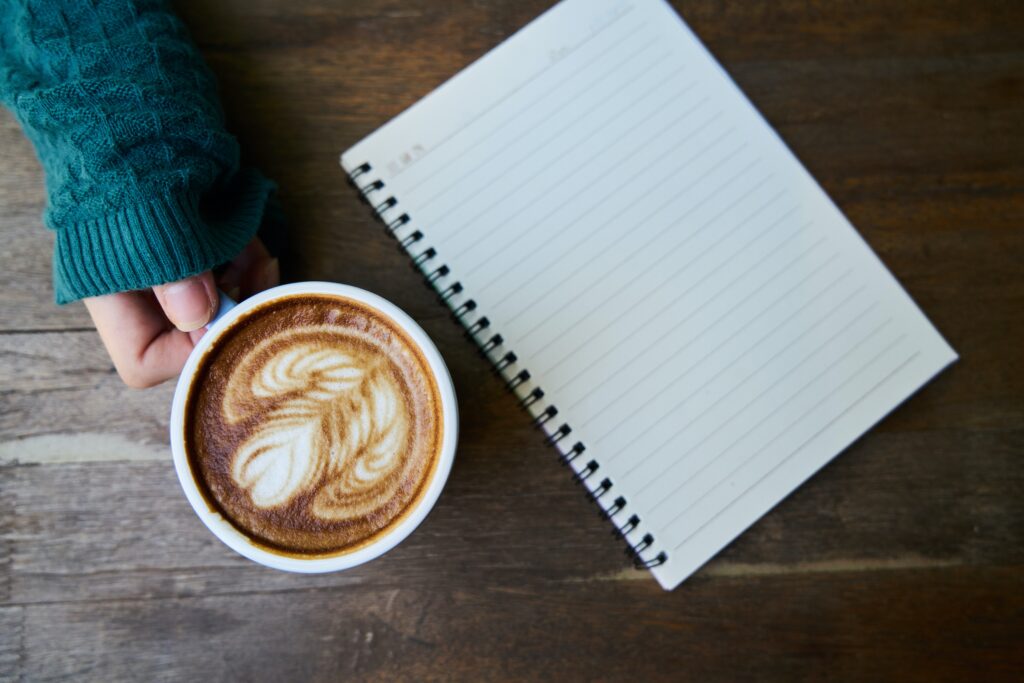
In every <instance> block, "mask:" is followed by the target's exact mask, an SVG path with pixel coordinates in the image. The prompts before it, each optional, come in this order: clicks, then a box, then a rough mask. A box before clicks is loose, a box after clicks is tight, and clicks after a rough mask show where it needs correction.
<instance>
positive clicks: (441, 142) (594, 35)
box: [392, 5, 646, 178]
mask: <svg viewBox="0 0 1024 683" xmlns="http://www.w3.org/2000/svg"><path fill="white" fill-rule="evenodd" d="M632 11H633V6H632V5H630V6H629V7H627V8H626V9H625V11H624V12H622V13H621V14H618V15H616V16H615V17H614V18H613V19H612V20H611V21H609V22H607V23H605V24H604V25H602V26H600V27H598V28H597V30H595V31H593V32H592V33H591V34H590V35H588V36H586V37H585V38H584V39H583V40H581V41H580V42H579V43H577V44H576V45H574V46H573V47H571V48H569V51H568V52H567V53H566V54H565V55H564V56H563V57H562V58H561V59H559V60H557V61H550V62H548V63H547V64H545V65H544V67H542V68H541V69H540V70H539V71H537V72H536V73H535V74H533V75H531V76H530V77H528V78H527V79H526V80H525V81H523V82H522V83H520V84H519V85H518V86H516V87H515V88H513V89H511V90H509V91H508V92H507V93H505V95H503V96H502V97H500V98H499V99H497V100H496V101H495V102H494V103H492V104H491V105H490V106H488V107H487V108H485V109H483V110H481V111H480V112H479V113H478V114H477V115H476V116H474V117H473V118H472V119H470V120H469V121H467V122H466V123H464V124H463V125H462V126H461V127H460V128H458V129H456V130H454V131H452V132H451V133H449V134H448V135H446V136H445V137H443V138H441V139H440V140H439V141H438V142H436V143H434V145H433V146H432V147H431V148H430V149H429V150H428V151H427V153H426V154H425V155H423V156H422V157H420V159H419V160H420V161H422V160H423V159H424V158H426V157H427V156H429V155H430V153H431V152H436V151H437V150H438V149H440V148H441V147H442V146H444V144H445V143H447V142H448V141H449V140H451V139H452V138H454V137H455V136H457V135H459V134H460V133H463V132H465V131H466V130H468V129H469V128H471V127H472V126H473V124H475V123H476V122H477V121H479V120H480V119H481V118H483V117H484V116H486V115H487V114H488V113H490V112H491V111H493V110H494V109H496V108H498V107H500V106H501V105H502V104H504V103H505V102H506V101H507V100H508V99H510V98H511V97H512V96H513V95H515V94H516V93H518V92H519V91H521V90H522V89H523V88H525V87H526V86H528V85H529V84H530V83H532V82H534V81H536V80H537V79H538V78H540V77H541V76H542V75H543V74H544V73H546V72H547V71H549V70H550V69H552V68H554V67H556V66H558V65H559V64H562V63H564V62H565V60H566V59H568V58H570V57H571V56H573V55H578V53H579V50H580V48H582V47H584V46H585V45H587V44H589V43H590V41H592V40H594V39H595V38H597V37H598V36H600V35H601V34H603V33H604V32H605V31H606V30H607V29H609V28H611V27H612V26H615V25H616V24H618V23H619V21H621V20H622V19H624V18H625V17H626V16H628V15H629V13H630V12H632ZM645 26H646V24H645V23H643V22H642V21H641V23H640V24H639V25H637V26H636V29H635V30H636V31H639V30H641V29H643V28H644V27H645ZM627 37H628V36H627ZM588 66H590V62H584V64H583V67H581V69H582V68H586V67H588ZM572 75H574V74H571V75H570V77H571V76H572ZM556 87H557V86H556ZM545 94H547V93H545ZM542 97H543V96H542ZM414 166H415V164H414V165H411V166H406V167H404V168H402V169H399V171H398V172H397V173H395V174H394V176H392V177H393V178H395V177H398V176H399V175H400V174H402V173H404V172H405V171H407V170H408V169H410V168H413V167H414Z"/></svg>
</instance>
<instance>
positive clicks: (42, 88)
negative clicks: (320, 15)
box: [0, 0, 274, 303]
mask: <svg viewBox="0 0 1024 683" xmlns="http://www.w3.org/2000/svg"><path fill="white" fill-rule="evenodd" d="M0 98H2V100H3V102H4V104H6V105H7V107H9V108H10V109H11V110H12V111H13V112H14V114H15V116H17V118H18V120H19V121H20V122H21V125H22V127H23V128H24V130H25V133H26V134H27V135H28V137H29V139H30V140H31V141H32V143H33V144H34V145H35V148H36V152H37V154H38V155H39V159H40V162H41V163H42V166H43V169H44V171H45V173H46V188H47V194H48V201H47V206H46V210H45V212H44V217H43V218H44V221H45V223H46V225H47V226H48V227H49V228H51V229H52V230H54V231H55V232H56V235H57V241H56V248H55V250H54V255H53V278H54V293H55V297H56V299H57V302H58V303H66V302H69V301H74V300H76V299H80V298H82V297H87V296H95V295H99V294H108V293H111V292H118V291H125V290H129V289H144V288H146V287H151V286H153V285H156V284H161V283H164V282H171V281H174V280H179V279H181V278H183V277H187V276H189V275H194V274H196V273H200V272H202V271H204V270H208V269H210V268H212V267H213V266H216V265H218V264H220V263H223V262H225V261H228V260H230V259H231V258H232V257H233V256H235V255H236V254H237V253H238V252H239V251H241V249H242V248H243V247H244V246H245V245H246V244H247V243H248V241H249V240H250V239H252V237H253V236H254V235H255V233H256V230H257V228H258V227H259V225H260V222H261V220H262V218H263V214H264V211H265V209H266V206H267V202H268V201H269V199H270V195H271V194H272V192H273V190H274V185H273V183H271V182H270V181H269V180H267V179H266V178H264V177H263V176H262V175H261V174H260V173H259V172H258V171H256V170H254V169H249V168H242V167H241V166H240V164H239V156H238V143H237V141H236V140H235V138H234V137H232V136H231V135H230V134H229V133H228V132H227V131H226V130H225V128H224V115H223V112H222V111H221V108H220V103H219V101H218V99H217V93H216V84H215V82H214V79H213V75H212V74H211V73H210V71H209V69H208V68H207V67H206V65H205V63H204V62H203V59H202V57H201V56H200V55H199V52H198V51H197V50H196V47H195V45H194V44H193V43H192V41H191V39H190V38H189V35H188V33H187V31H186V29H185V27H184V26H183V25H182V23H181V21H180V20H178V18H177V17H175V16H174V14H173V12H172V11H171V9H170V6H169V4H168V3H167V2H161V1H158V0H148V1H147V0H49V1H46V0H0Z"/></svg>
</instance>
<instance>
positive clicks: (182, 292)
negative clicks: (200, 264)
mask: <svg viewBox="0 0 1024 683" xmlns="http://www.w3.org/2000/svg"><path fill="white" fill-rule="evenodd" d="M153 294H155V295H156V299H157V301H158V302H160V307H161V308H162V309H163V311H164V315H166V316H167V319H168V320H170V321H171V322H172V323H174V326H175V327H177V328H178V329H179V330H181V331H182V332H191V331H193V330H198V329H199V328H201V327H203V326H204V325H206V324H207V323H208V322H210V320H212V319H213V315H214V314H215V313H216V312H217V305H218V301H219V299H218V297H217V287H216V285H214V284H213V274H212V273H210V272H209V271H207V272H205V273H201V274H199V275H196V276H194V277H190V278H185V279H184V280H179V281H177V282H171V283H168V284H166V285H157V286H156V287H154V288H153Z"/></svg>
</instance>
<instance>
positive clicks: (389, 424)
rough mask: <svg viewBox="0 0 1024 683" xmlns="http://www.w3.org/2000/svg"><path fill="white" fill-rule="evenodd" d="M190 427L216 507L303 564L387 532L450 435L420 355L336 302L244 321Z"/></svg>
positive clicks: (282, 308)
mask: <svg viewBox="0 0 1024 683" xmlns="http://www.w3.org/2000/svg"><path fill="white" fill-rule="evenodd" d="M184 429H185V443H186V450H187V452H188V457H189V460H190V463H191V465H192V471H193V473H194V476H195V477H196V481H197V484H199V487H200V490H202V491H203V494H204V496H205V497H206V498H207V502H208V503H209V504H210V505H211V506H213V507H214V508H216V509H217V510H218V511H219V512H220V513H221V514H222V515H224V516H225V517H226V518H227V519H228V520H229V521H230V522H231V523H232V524H233V525H234V526H235V527H236V528H238V529H239V530H240V531H242V533H244V534H245V535H246V536H248V537H249V538H250V539H251V540H253V541H254V542H256V543H257V544H259V545H262V546H264V547H266V548H267V549H269V550H272V551H275V552H279V553H282V554H295V555H304V556H305V555H334V554H342V553H345V552H351V551H352V550H355V549H357V548H359V547H362V546H364V545H366V544H367V543H369V542H371V541H373V540H375V539H376V538H378V537H379V536H381V535H383V534H386V533H387V532H388V530H390V529H391V528H392V527H394V526H395V525H396V524H397V523H398V522H399V521H401V519H403V518H404V517H405V515H406V514H407V513H408V511H409V510H411V509H412V508H413V507H414V506H415V503H416V502H417V501H418V500H419V498H420V497H421V496H422V495H423V493H424V491H425V489H426V486H427V483H428V482H429V480H430V478H431V474H432V473H433V471H434V469H435V467H436V465H437V460H438V458H439V455H440V449H441V441H442V436H443V434H442V430H443V424H442V414H441V399H440V393H439V390H438V387H437V383H436V381H435V379H434V375H433V373H432V371H431V370H430V366H429V365H428V363H427V361H426V359H425V358H424V357H423V355H422V352H421V351H420V349H419V347H418V346H417V345H416V344H415V343H414V342H413V341H412V340H411V339H410V338H409V337H408V336H407V335H406V333H405V332H404V331H403V330H402V329H401V328H399V327H398V326H397V325H396V324H395V323H394V322H393V321H391V320H390V319H389V318H388V317H386V316H384V315H382V314H381V313H379V312H377V311H375V310H374V309H372V308H369V307H367V306H365V305H364V304H361V303H358V302H355V301H352V300H350V299H346V298H343V297H338V296H327V295H295V296H291V297H286V298H283V299H278V300H276V301H273V302H270V303H268V304H265V305H264V306H261V307H259V308H256V309H254V310H253V311H250V312H248V313H247V314H246V315H244V316H243V317H242V318H240V319H239V320H237V321H236V322H235V323H234V324H233V325H232V327H231V328H230V329H229V330H228V331H227V332H225V333H224V335H223V336H222V337H221V338H220V339H218V340H217V341H216V342H215V343H214V345H213V346H212V347H211V348H210V349H209V350H208V351H207V352H206V354H205V355H204V357H203V358H202V360H201V362H200V365H199V368H198V372H197V375H196V379H195V381H194V382H193V385H192V390H191V393H190V395H189V397H188V403H187V407H186V419H185V425H184Z"/></svg>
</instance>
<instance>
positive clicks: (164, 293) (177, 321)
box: [85, 239, 280, 389]
mask: <svg viewBox="0 0 1024 683" xmlns="http://www.w3.org/2000/svg"><path fill="white" fill-rule="evenodd" d="M279 279H280V273H279V270H278V263H277V259H275V258H271V256H270V254H269V252H267V249H266V247H264V246H263V243H262V242H260V240H259V239H254V240H253V241H252V242H250V243H249V245H248V246H247V247H246V248H245V249H243V250H242V253H241V254H239V255H238V256H237V257H236V258H235V260H234V261H232V262H231V263H230V264H228V266H227V267H226V268H225V269H224V272H223V273H222V274H221V275H220V277H219V278H217V282H216V283H215V282H214V276H213V273H212V272H210V271H206V272H205V273H201V274H199V275H196V276H194V277H190V278H186V279H184V280H180V281H178V282H172V283H169V284H165V285H158V286H156V287H153V288H152V289H147V290H140V291H134V292H118V293H116V294H107V295H106V296H97V297H91V298H88V299H86V300H85V307H86V308H87V309H88V310H89V315H91V316H92V321H93V324H95V325H96V330H97V331H98V332H99V333H100V338H101V339H102V340H103V345H104V346H106V347H107V353H109V354H110V359H111V360H112V361H114V367H115V368H117V373H118V374H119V375H120V376H121V379H122V380H123V381H124V383H125V384H127V385H128V386H130V387H135V388H139V389H142V388H145V387H151V386H153V385H156V384H160V383H161V382H163V381H165V380H168V379H170V378H171V377H174V376H176V375H177V374H178V373H179V372H181V369H182V368H183V367H184V366H185V360H186V359H187V358H188V355H189V353H191V352H192V348H193V347H194V346H195V344H196V342H197V341H199V339H200V338H201V337H202V336H203V333H204V332H205V326H206V324H207V323H209V322H210V320H212V319H213V317H214V316H215V315H216V314H217V308H218V296H217V287H218V285H219V286H220V288H221V289H223V290H224V292H225V293H226V294H227V295H228V296H230V297H231V298H232V299H235V300H236V301H238V300H240V299H241V298H244V297H247V296H251V295H253V294H255V293H256V292H261V291H263V290H264V289H269V288H270V287H273V286H275V285H276V284H277V283H278V280H279Z"/></svg>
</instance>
